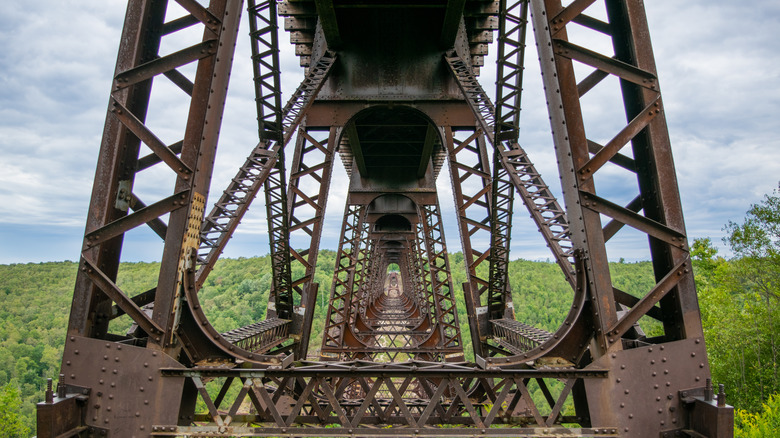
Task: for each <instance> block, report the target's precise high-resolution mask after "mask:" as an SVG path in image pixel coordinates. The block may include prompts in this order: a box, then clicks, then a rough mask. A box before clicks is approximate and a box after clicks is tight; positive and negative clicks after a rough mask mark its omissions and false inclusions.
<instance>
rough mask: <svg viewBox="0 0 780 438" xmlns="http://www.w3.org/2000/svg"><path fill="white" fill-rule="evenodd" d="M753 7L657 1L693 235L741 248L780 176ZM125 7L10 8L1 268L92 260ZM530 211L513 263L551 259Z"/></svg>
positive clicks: (259, 224)
mask: <svg viewBox="0 0 780 438" xmlns="http://www.w3.org/2000/svg"><path fill="white" fill-rule="evenodd" d="M749 3H750V6H749V7H747V6H745V4H743V3H739V2H734V1H727V0H685V1H680V0H647V1H645V5H646V8H647V13H648V22H649V26H650V33H651V38H652V41H653V46H654V50H655V58H656V63H657V67H658V75H659V82H660V86H661V91H662V94H663V99H664V106H665V110H666V117H667V123H668V126H669V132H670V136H671V141H672V148H673V153H674V158H675V166H676V169H677V177H678V183H679V188H680V195H681V199H682V203H683V210H684V214H685V220H686V226H687V231H688V236H689V238H698V237H710V238H712V240H713V241H714V243H715V244H716V245H718V246H719V247H720V248H721V251H722V252H723V253H724V254H726V255H728V251H727V250H726V249H725V248H724V247H723V244H722V242H721V238H722V236H723V234H724V232H723V226H724V225H725V224H726V223H727V222H729V221H740V220H741V218H742V217H743V216H744V213H745V211H746V210H747V209H748V208H749V207H750V205H751V204H753V203H756V202H759V201H760V200H761V199H762V197H763V196H764V194H766V193H770V192H772V190H773V189H775V188H777V186H778V181H779V180H780V122H778V117H780V86H778V84H779V83H780V81H779V79H780V44H778V43H777V40H776V32H777V30H778V29H780V2H777V1H776V0H753V1H751V2H749ZM125 5H126V3H125V1H122V0H79V1H75V0H65V1H62V0H58V1H54V0H41V1H37V2H13V3H12V4H11V5H6V6H5V7H3V8H0V46H2V47H3V50H2V51H0V264H9V263H29V262H35V263H37V262H44V261H60V260H77V259H78V257H79V251H80V246H81V242H82V239H83V235H84V224H85V217H86V212H87V208H88V206H89V198H90V193H91V190H92V180H93V178H94V171H95V164H96V159H97V153H98V149H99V145H100V139H101V136H102V129H103V123H104V120H105V115H106V108H107V103H108V97H109V91H110V85H111V77H112V75H113V68H114V64H115V61H116V53H117V47H118V44H119V37H120V33H121V27H122V22H123V19H124V13H125ZM173 12H175V11H173ZM243 18H244V21H243V22H242V27H241V30H240V33H239V44H238V47H237V53H236V57H235V61H234V68H233V72H232V75H231V83H230V89H229V94H228V102H227V106H226V111H225V116H224V122H223V127H222V135H221V137H220V144H219V151H218V157H217V163H216V166H215V170H214V177H213V185H212V189H211V191H212V193H221V191H222V190H223V189H224V187H225V186H226V185H227V183H228V182H229V179H230V178H231V177H232V176H233V175H234V174H235V172H236V169H237V168H238V166H239V165H240V164H241V163H242V162H243V161H244V158H245V157H246V155H247V154H248V152H249V151H250V150H251V148H252V147H253V146H254V144H255V142H256V125H255V114H254V96H253V91H252V85H251V76H252V74H251V64H250V62H249V53H250V51H249V46H248V37H247V33H248V25H247V23H246V20H245V19H246V17H245V16H244V17H243ZM181 38H182V40H184V39H186V35H183V36H182V37H181ZM288 41H289V36H288V35H286V34H283V35H281V49H282V70H283V75H282V78H283V91H284V97H283V98H284V99H285V100H286V99H287V98H288V97H289V96H290V93H291V92H292V91H293V90H294V89H295V87H296V86H297V84H298V83H299V82H300V80H301V78H302V74H303V73H302V69H301V68H300V67H299V66H298V59H297V58H296V57H294V55H293V53H292V51H293V46H292V45H290V44H288ZM178 42H179V41H176V40H173V41H166V42H165V44H164V46H163V52H165V51H166V50H169V51H172V50H173V49H174V48H177V47H178V48H181V47H183V46H180V45H179V46H177V43H178ZM529 49H530V50H529V56H528V57H527V61H526V65H527V70H526V74H525V84H524V88H525V95H524V96H523V102H524V103H523V112H522V116H521V119H522V121H521V123H522V126H523V127H522V137H521V144H522V145H523V147H524V148H525V149H526V150H527V151H528V152H529V155H530V156H531V159H532V160H533V161H534V162H535V163H536V166H537V168H538V169H539V170H540V171H541V173H542V175H544V176H545V179H546V181H547V182H548V183H549V184H550V185H551V186H553V187H554V188H555V187H556V186H557V181H558V178H557V169H556V164H555V159H554V156H553V153H552V140H551V136H550V134H549V132H550V127H549V122H548V118H547V112H546V107H545V105H544V100H543V94H542V88H541V80H540V75H539V68H538V66H537V65H536V62H535V61H536V53H535V50H534V46H532V45H529ZM495 51H496V48H495V47H494V46H491V52H492V53H493V54H494V53H495ZM184 72H185V74H187V73H189V74H191V72H192V71H191V70H188V69H187V68H185V69H184ZM493 78H494V70H493V69H492V68H491V67H485V68H483V72H482V77H481V81H482V83H483V85H484V86H485V88H486V89H488V90H490V89H492V88H493V81H494V79H493ZM160 84H161V85H160V89H159V90H158V89H155V90H156V91H155V92H159V93H160V96H161V100H159V101H157V103H156V104H155V106H153V107H152V108H150V116H149V120H150V122H149V123H150V125H153V128H154V129H155V132H156V133H158V135H160V136H161V138H163V139H164V140H168V141H169V142H173V141H175V140H177V139H178V138H176V137H177V133H178V132H180V131H177V130H176V129H175V127H176V126H178V125H177V124H181V123H182V119H181V117H180V116H178V118H177V115H176V114H175V113H176V111H175V109H177V108H178V109H181V107H177V105H178V102H179V101H177V100H176V99H175V98H174V95H175V91H174V90H172V89H165V88H164V87H165V86H166V85H163V82H162V81H161V82H160ZM167 87H169V88H172V86H170V85H167ZM594 95H595V96H596V97H597V99H596V101H595V102H594V101H589V102H588V103H586V104H585V106H584V108H585V109H586V111H587V112H588V114H587V115H586V119H588V120H592V122H591V123H592V125H589V126H593V128H592V131H589V133H591V132H593V133H594V135H596V136H597V137H598V136H599V135H601V136H602V137H603V138H602V139H603V140H605V141H606V140H608V139H609V138H610V137H611V135H610V134H609V133H610V132H613V131H614V130H613V129H611V128H612V126H610V124H609V123H608V119H610V118H609V117H608V116H609V114H608V112H609V110H608V108H606V107H607V105H606V104H605V103H604V102H607V101H608V95H604V96H605V97H604V99H603V101H602V99H601V98H599V96H601V95H599V94H594ZM181 112H182V111H179V113H181ZM613 119H614V118H613ZM602 120H603V121H602ZM612 135H614V134H612ZM179 136H180V135H179ZM155 176H156V175H155V173H154V171H153V172H147V174H145V175H144V179H143V180H141V179H139V181H138V182H137V184H136V187H135V189H136V190H138V192H139V193H143V194H144V195H146V197H142V199H152V200H153V199H154V198H155V197H157V199H159V198H162V197H164V196H168V195H170V193H171V187H172V186H171V185H170V184H168V185H166V184H165V183H160V181H161V180H160V179H155ZM161 178H163V177H162V176H161ZM441 178H442V180H441V181H440V182H439V187H441V194H440V196H441V205H442V211H443V212H444V216H445V221H448V222H446V227H445V233H446V236H447V242H448V247H449V250H450V251H451V252H453V251H457V250H459V248H460V242H459V239H458V233H457V226H456V224H454V223H452V222H453V221H451V220H449V219H452V217H453V216H452V212H453V211H454V210H453V207H452V200H451V190H450V189H449V187H450V183H449V182H447V175H446V172H442V176H441ZM621 178H624V179H625V176H619V175H615V177H614V178H613V179H610V178H608V177H605V181H606V186H605V187H604V188H603V190H605V191H607V192H609V193H610V194H612V195H614V197H615V199H621V198H625V197H627V199H630V198H631V197H633V195H630V193H628V192H626V193H621V190H622V187H624V184H623V183H622V182H621V181H624V179H623V180H621ZM163 181H164V178H163ZM345 187H346V175H345V173H344V171H343V167H342V166H341V164H340V162H339V163H338V164H337V165H336V172H335V175H334V180H333V184H332V188H331V199H330V200H329V202H328V210H327V213H326V224H327V226H326V228H325V230H324V235H323V240H322V247H324V248H331V249H335V248H336V246H337V244H338V234H339V231H340V228H339V223H340V219H341V216H342V213H343V205H344V199H345V195H346V193H344V190H343V189H344V188H345ZM556 190H557V191H558V192H559V191H560V190H559V188H557V189H556ZM448 197H450V198H448ZM210 201H213V199H211V200H210ZM148 203H151V202H147V204H148ZM263 212H264V208H263V207H262V199H258V200H257V202H256V203H254V204H253V206H252V208H251V209H250V213H249V214H248V216H247V217H246V218H245V219H244V221H243V222H242V225H241V227H240V228H239V231H238V232H237V233H236V235H235V236H234V238H233V240H232V241H231V242H230V244H229V245H228V247H227V250H226V252H225V255H226V256H228V257H249V256H254V255H262V254H266V253H267V252H268V244H267V240H266V238H265V235H266V234H267V232H266V229H265V228H266V226H265V220H264V214H263ZM515 217H516V219H515V226H514V230H513V234H512V248H511V249H512V252H511V257H512V258H513V259H514V258H520V257H522V258H525V259H531V260H545V259H547V258H550V255H549V254H548V253H547V249H546V248H545V245H544V243H543V242H542V240H541V238H540V237H539V236H538V235H537V233H536V228H535V226H534V225H533V224H532V223H531V222H530V220H529V219H527V217H528V214H527V213H526V212H525V211H522V206H521V205H519V202H518V207H516V214H515ZM642 239H643V238H642V237H641V236H639V235H638V233H636V234H631V233H630V232H626V233H625V236H624V237H621V239H617V240H616V242H615V244H614V247H613V248H611V249H610V253H609V254H610V258H612V259H617V258H618V257H622V258H625V259H626V260H642V259H647V255H646V254H645V253H644V252H643V251H644V250H637V249H636V248H638V247H640V246H646V245H644V244H643V243H642V242H641V240H642ZM158 241H159V239H156V237H155V236H154V235H153V233H151V231H149V230H145V229H143V230H142V229H139V230H134V231H132V232H131V233H128V237H127V239H126V243H125V246H124V249H123V260H125V261H152V260H158V259H159V257H160V253H161V251H160V248H161V246H160V245H159V242H158ZM637 242H639V244H638V245H637ZM293 244H295V242H293Z"/></svg>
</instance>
